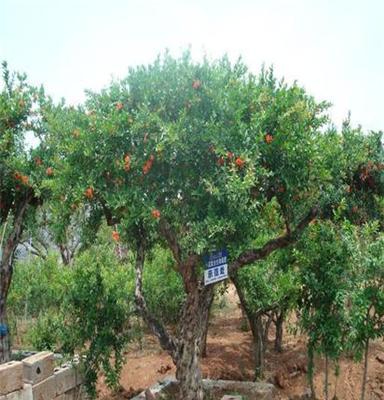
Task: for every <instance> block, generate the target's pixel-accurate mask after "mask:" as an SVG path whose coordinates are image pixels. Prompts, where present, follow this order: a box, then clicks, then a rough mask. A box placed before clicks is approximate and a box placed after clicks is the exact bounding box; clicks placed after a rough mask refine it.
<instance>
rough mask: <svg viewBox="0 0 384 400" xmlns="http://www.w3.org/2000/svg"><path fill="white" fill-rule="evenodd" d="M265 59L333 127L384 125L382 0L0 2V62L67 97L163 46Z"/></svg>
mask: <svg viewBox="0 0 384 400" xmlns="http://www.w3.org/2000/svg"><path fill="white" fill-rule="evenodd" d="M188 47H190V48H191V51H192V55H193V56H194V58H195V59H196V60H198V59H199V58H201V57H202V55H204V54H205V55H208V56H209V57H210V58H212V59H215V58H218V57H221V56H222V55H224V54H228V56H229V57H230V58H231V59H232V60H236V59H237V58H238V57H239V56H241V57H242V58H243V60H244V62H245V63H246V64H247V65H248V67H249V69H250V70H251V71H252V72H255V73H257V72H258V71H259V70H260V68H261V65H262V64H263V63H264V64H266V65H267V66H269V65H273V66H274V68H275V71H276V73H277V75H278V76H279V77H284V78H285V79H286V80H287V81H288V82H292V81H294V80H297V81H298V82H299V84H300V85H301V86H304V87H305V88H306V89H307V90H308V92H309V93H310V94H312V95H314V96H315V98H316V99H317V100H327V101H330V102H331V103H332V104H333V107H332V109H331V117H332V119H333V121H334V123H335V124H336V125H337V126H340V124H341V122H342V120H343V119H344V118H345V117H346V116H347V115H348V112H349V111H351V113H352V122H353V123H354V124H361V125H362V126H363V128H364V129H366V130H384V102H383V99H382V96H383V95H384V1H383V0H365V1H363V0H349V1H346V0H333V1H330V0H231V1H229V0H205V1H203V0H196V1H183V0H178V1H177V0H161V1H156V0H141V1H140V0H108V1H106V0H0V60H7V62H8V64H9V67H10V68H11V69H12V70H17V71H23V72H26V73H27V75H28V77H29V80H30V82H32V83H33V84H43V85H44V87H45V88H46V91H47V93H49V94H50V95H51V96H53V98H54V99H56V100H59V99H60V98H61V97H64V98H65V99H66V100H67V102H68V103H74V104H76V103H79V102H81V101H83V100H84V97H85V96H84V90H85V89H92V90H99V89H101V88H102V87H105V86H107V85H108V83H109V82H110V81H111V79H112V78H123V77H124V76H125V75H126V74H127V71H128V67H131V66H135V65H138V64H148V63H151V62H152V61H153V60H154V59H155V58H156V56H157V55H158V54H160V53H162V52H164V51H165V49H169V50H170V52H171V54H173V55H175V56H177V55H180V54H181V53H182V52H183V50H185V49H187V48H188Z"/></svg>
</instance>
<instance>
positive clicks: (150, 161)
mask: <svg viewBox="0 0 384 400" xmlns="http://www.w3.org/2000/svg"><path fill="white" fill-rule="evenodd" d="M154 160H155V156H154V155H153V154H151V156H150V157H149V159H148V160H147V161H146V162H145V164H144V166H143V174H144V175H147V174H148V172H149V171H150V170H151V168H152V165H153V161H154Z"/></svg>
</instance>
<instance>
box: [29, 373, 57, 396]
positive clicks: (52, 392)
mask: <svg viewBox="0 0 384 400" xmlns="http://www.w3.org/2000/svg"><path fill="white" fill-rule="evenodd" d="M32 393H33V400H53V399H54V398H55V397H56V379H55V377H54V376H50V377H49V378H47V379H45V380H44V381H42V382H39V383H37V384H36V385H33V386H32Z"/></svg>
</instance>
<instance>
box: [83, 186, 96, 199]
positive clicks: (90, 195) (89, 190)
mask: <svg viewBox="0 0 384 400" xmlns="http://www.w3.org/2000/svg"><path fill="white" fill-rule="evenodd" d="M94 194H95V191H94V189H93V187H92V186H90V187H89V188H87V189H86V190H85V192H84V195H85V197H86V198H87V199H89V200H91V199H93V196H94Z"/></svg>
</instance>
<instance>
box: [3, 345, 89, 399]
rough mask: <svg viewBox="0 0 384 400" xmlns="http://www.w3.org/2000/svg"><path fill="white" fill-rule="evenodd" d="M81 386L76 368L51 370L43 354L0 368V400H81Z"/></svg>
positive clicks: (51, 360) (49, 355) (83, 396)
mask: <svg viewBox="0 0 384 400" xmlns="http://www.w3.org/2000/svg"><path fill="white" fill-rule="evenodd" d="M82 383H83V380H82V376H81V374H80V373H79V371H78V369H77V368H76V366H73V365H63V366H61V367H57V368H55V365H54V356H53V353H50V352H47V351H44V352H41V353H36V354H34V355H33V356H30V357H27V358H25V359H24V360H22V361H11V362H9V363H6V364H2V365H0V400H83V399H86V398H87V397H86V394H85V390H84V388H83V386H82Z"/></svg>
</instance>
